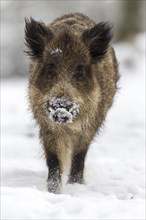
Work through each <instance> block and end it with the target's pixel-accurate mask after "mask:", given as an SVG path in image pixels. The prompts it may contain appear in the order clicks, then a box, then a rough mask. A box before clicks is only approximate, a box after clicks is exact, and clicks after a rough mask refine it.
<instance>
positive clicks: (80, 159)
mask: <svg viewBox="0 0 146 220" xmlns="http://www.w3.org/2000/svg"><path fill="white" fill-rule="evenodd" d="M86 153H87V149H82V150H81V151H80V152H77V153H74V154H73V157H72V164H71V171H70V175H69V181H68V182H69V183H81V184H82V183H84V162H85V157H86Z"/></svg>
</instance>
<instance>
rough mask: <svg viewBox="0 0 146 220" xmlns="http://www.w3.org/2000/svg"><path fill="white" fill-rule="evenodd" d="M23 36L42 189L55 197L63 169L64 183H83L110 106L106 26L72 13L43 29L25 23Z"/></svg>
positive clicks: (111, 58) (114, 75) (113, 75)
mask: <svg viewBox="0 0 146 220" xmlns="http://www.w3.org/2000/svg"><path fill="white" fill-rule="evenodd" d="M25 33H26V37H25V40H26V44H27V46H28V47H29V49H30V50H29V51H28V52H27V53H28V54H29V55H30V58H31V66H30V71H29V100H30V105H31V109H32V112H33V114H34V118H35V119H36V121H37V123H38V125H39V127H40V138H41V140H42V143H43V147H44V151H45V156H46V162H47V166H48V168H49V175H48V190H49V191H50V192H55V193H57V192H59V190H60V186H61V182H62V173H63V171H64V170H65V169H66V168H67V167H70V166H71V169H70V173H69V183H74V182H78V183H83V170H84V160H85V156H86V153H87V151H88V148H89V145H90V143H91V141H92V140H93V137H94V136H95V134H96V132H98V130H99V128H100V126H101V124H102V123H103V121H104V119H105V116H106V113H107V111H108V110H109V108H110V107H111V105H112V102H113V97H114V95H115V92H116V88H117V86H116V83H117V80H118V68H117V61H116V57H115V53H114V50H113V48H112V47H111V45H110V41H111V38H112V34H111V26H110V25H109V24H108V23H104V22H101V23H98V24H96V23H95V22H94V21H93V20H91V19H90V18H89V17H87V16H85V15H83V14H81V13H74V14H68V15H64V16H62V17H61V18H58V19H56V20H55V21H54V22H53V23H52V24H50V25H48V26H46V25H45V24H44V23H41V22H37V21H35V20H34V19H32V18H31V19H30V20H28V19H26V29H25ZM52 100H53V101H52ZM58 102H59V107H56V106H57V105H56V104H54V103H58ZM63 102H65V104H64V106H62V103H63ZM74 103H75V105H74ZM73 105H74V106H75V107H74V110H75V111H74V113H73V110H70V109H71V108H72V106H73ZM77 106H78V107H77ZM56 108H57V109H56ZM60 109H61V110H60ZM50 111H51V113H50ZM56 111H57V113H56ZM69 111H70V113H69V115H71V119H72V120H70V119H69V118H68V112H69ZM58 112H59V113H58ZM64 112H65V113H64ZM61 114H63V115H61ZM64 114H66V115H64ZM60 115H61V116H60ZM69 117H70V116H69ZM59 120H60V121H59ZM71 122H72V123H71Z"/></svg>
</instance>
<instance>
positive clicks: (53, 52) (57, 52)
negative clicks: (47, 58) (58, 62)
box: [49, 47, 62, 54]
mask: <svg viewBox="0 0 146 220" xmlns="http://www.w3.org/2000/svg"><path fill="white" fill-rule="evenodd" d="M49 52H50V54H61V53H62V50H61V49H60V48H58V47H57V48H52V49H50V50H49Z"/></svg>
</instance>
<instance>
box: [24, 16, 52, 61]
mask: <svg viewBox="0 0 146 220" xmlns="http://www.w3.org/2000/svg"><path fill="white" fill-rule="evenodd" d="M52 37H53V34H52V32H51V31H50V30H49V29H48V28H47V26H46V25H45V24H44V23H41V22H37V21H35V20H34V19H33V18H30V20H29V19H27V18H26V19H25V44H26V46H27V47H28V48H29V49H30V51H26V53H27V54H28V55H29V56H31V57H32V58H38V57H41V56H42V53H43V50H44V47H45V43H46V42H47V41H48V40H50V39H51V38H52Z"/></svg>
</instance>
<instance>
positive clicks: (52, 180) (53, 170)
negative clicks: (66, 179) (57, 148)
mask: <svg viewBox="0 0 146 220" xmlns="http://www.w3.org/2000/svg"><path fill="white" fill-rule="evenodd" d="M47 166H48V168H49V173H48V191H49V192H52V193H59V191H60V185H61V164H60V161H59V158H58V156H57V154H56V153H52V152H49V153H48V155H47Z"/></svg>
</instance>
